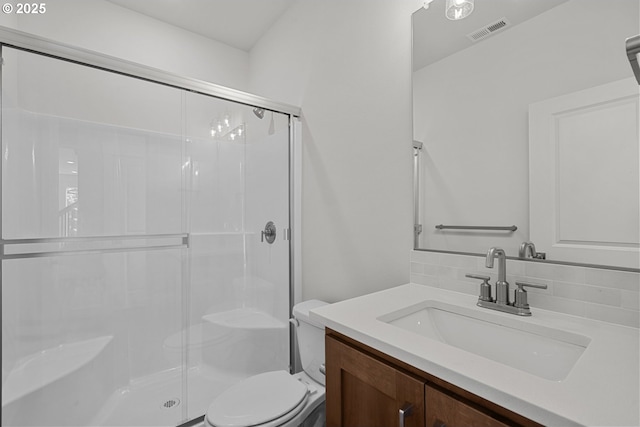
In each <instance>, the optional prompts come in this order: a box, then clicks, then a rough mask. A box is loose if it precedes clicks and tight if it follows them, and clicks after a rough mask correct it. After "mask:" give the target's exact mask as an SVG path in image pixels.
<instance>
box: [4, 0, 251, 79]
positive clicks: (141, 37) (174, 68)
mask: <svg viewBox="0 0 640 427" xmlns="http://www.w3.org/2000/svg"><path fill="white" fill-rule="evenodd" d="M46 5H47V11H46V13H44V14H42V15H20V16H19V17H18V15H15V14H11V15H7V14H4V13H2V14H0V25H3V26H6V27H10V28H15V29H18V30H20V31H25V32H28V33H31V34H35V35H38V36H41V37H46V38H49V39H53V40H56V41H59V42H62V43H67V44H70V45H73V46H78V47H82V48H85V49H90V50H93V51H97V52H101V53H104V54H107V55H111V56H115V57H118V58H122V59H126V60H128V61H133V62H137V63H140V64H144V65H147V66H150V67H154V68H159V69H161V70H165V71H169V72H172V73H175V74H179V75H183V76H187V77H192V78H196V79H200V80H206V81H209V82H213V83H216V84H220V85H223V86H227V87H232V88H234V89H239V90H245V91H246V90H247V79H248V66H249V54H248V53H247V52H244V51H242V50H239V49H235V48H232V47H230V46H227V45H225V44H223V43H220V42H217V41H214V40H211V39H207V38H205V37H202V36H200V35H197V34H195V33H191V32H189V31H185V30H183V29H181V28H178V27H174V26H172V25H168V24H165V23H163V22H161V21H158V20H156V19H152V18H149V17H146V16H144V15H142V14H139V13H136V12H133V11H131V10H128V9H125V8H122V7H120V6H117V5H115V4H113V3H109V2H107V1H104V0H51V1H48V2H46Z"/></svg>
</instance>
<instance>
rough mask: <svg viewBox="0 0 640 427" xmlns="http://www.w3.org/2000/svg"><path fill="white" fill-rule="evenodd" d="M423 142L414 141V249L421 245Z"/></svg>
mask: <svg viewBox="0 0 640 427" xmlns="http://www.w3.org/2000/svg"><path fill="white" fill-rule="evenodd" d="M422 147H423V144H422V142H420V141H415V140H414V141H413V249H418V247H419V246H420V233H422V224H420V151H421V150H422Z"/></svg>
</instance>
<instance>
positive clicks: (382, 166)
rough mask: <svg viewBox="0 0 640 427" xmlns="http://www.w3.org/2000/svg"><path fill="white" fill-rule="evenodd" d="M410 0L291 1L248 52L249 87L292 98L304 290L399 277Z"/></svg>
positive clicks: (324, 292)
mask: <svg viewBox="0 0 640 427" xmlns="http://www.w3.org/2000/svg"><path fill="white" fill-rule="evenodd" d="M420 5H421V3H420V2H419V1H415V0H402V1H397V0H349V1H344V0H323V1H317V0H299V1H298V2H297V3H296V4H294V6H293V7H292V8H291V9H290V10H289V11H288V13H287V14H286V15H285V16H283V17H282V18H281V19H280V21H279V22H278V23H277V24H276V25H275V26H274V27H273V28H272V29H271V31H270V32H269V33H268V34H267V35H266V36H265V37H263V39H262V40H261V41H260V42H259V43H258V45H256V46H255V47H254V48H253V49H252V51H251V78H250V81H251V90H252V91H253V92H256V93H258V94H260V95H263V96H267V97H272V98H275V99H278V100H281V101H284V102H288V103H291V104H296V105H300V106H301V107H302V116H303V117H302V118H303V154H302V156H303V183H302V185H303V190H302V233H303V236H302V239H303V245H302V264H303V267H302V274H303V277H302V288H303V292H302V294H303V295H302V297H303V299H308V298H320V299H324V300H327V301H330V302H332V301H337V300H341V299H344V298H348V297H352V296H356V295H361V294H365V293H368V292H373V291H376V290H381V289H385V288H389V287H392V286H396V285H399V284H402V283H406V282H408V279H409V277H408V271H407V251H408V250H409V249H410V248H411V245H412V217H411V203H412V198H411V194H412V193H411V165H412V148H411V13H412V12H414V11H415V10H416V9H417V8H418V7H420Z"/></svg>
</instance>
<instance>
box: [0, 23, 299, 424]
mask: <svg viewBox="0 0 640 427" xmlns="http://www.w3.org/2000/svg"><path fill="white" fill-rule="evenodd" d="M0 40H2V58H3V61H4V65H3V67H2V161H1V167H2V185H1V190H2V205H1V207H2V210H1V212H2V222H1V227H2V228H1V231H2V242H1V244H2V252H1V257H2V264H1V265H2V267H1V268H2V274H1V280H2V426H25V425H29V426H118V425H120V426H176V425H179V424H182V423H185V422H187V421H188V420H192V419H195V418H198V417H200V416H202V415H203V414H204V413H205V411H206V409H207V406H208V405H209V403H210V402H211V400H212V399H213V398H214V397H215V396H216V395H217V394H219V393H220V392H221V391H223V390H224V389H226V388H227V387H229V386H230V385H232V384H234V383H235V382H237V381H238V380H240V379H242V378H245V377H247V376H249V375H253V374H256V373H259V372H263V371H267V370H276V369H289V366H290V354H291V350H290V330H289V322H288V319H289V314H290V307H291V305H292V303H293V301H292V296H293V293H292V285H291V283H292V271H293V269H292V262H293V261H292V260H293V257H292V253H293V252H292V248H293V245H292V240H291V238H292V232H291V224H292V212H293V210H292V192H293V190H292V189H293V185H292V172H291V170H292V167H291V166H292V164H293V161H292V158H293V152H292V151H293V147H294V146H295V144H294V141H293V140H294V136H295V134H296V131H295V128H296V126H297V125H295V122H296V120H295V116H296V115H297V113H296V109H295V108H293V107H289V106H286V105H282V104H276V103H273V102H271V101H268V100H264V99H261V98H258V97H253V96H251V95H248V94H244V93H241V92H235V91H232V90H228V89H225V88H220V87H217V86H214V85H209V84H206V83H202V82H198V81H192V80H188V79H185V78H181V77H176V76H172V75H169V74H164V73H161V72H158V71H156V70H152V69H147V68H144V67H140V66H136V65H133V64H127V63H124V62H122V61H118V60H115V59H112V58H107V57H104V56H99V55H96V54H92V53H89V52H83V51H78V50H75V49H73V48H69V47H66V46H63V45H59V44H55V43H52V42H48V41H45V40H42V39H37V38H32V37H30V36H25V35H23V34H21V33H14V32H11V31H8V30H6V31H5V30H2V31H0ZM259 113H261V114H259ZM260 116H261V117H260ZM267 224H270V225H269V226H268V227H267Z"/></svg>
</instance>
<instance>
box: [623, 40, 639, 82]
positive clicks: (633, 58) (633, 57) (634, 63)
mask: <svg viewBox="0 0 640 427" xmlns="http://www.w3.org/2000/svg"><path fill="white" fill-rule="evenodd" d="M625 44H626V47H627V58H629V63H630V64H631V69H632V70H633V75H634V76H635V77H636V80H637V81H638V84H640V66H639V65H638V54H639V53H640V34H638V35H637V36H633V37H629V38H628V39H627V40H626V41H625Z"/></svg>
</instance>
